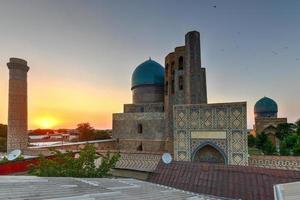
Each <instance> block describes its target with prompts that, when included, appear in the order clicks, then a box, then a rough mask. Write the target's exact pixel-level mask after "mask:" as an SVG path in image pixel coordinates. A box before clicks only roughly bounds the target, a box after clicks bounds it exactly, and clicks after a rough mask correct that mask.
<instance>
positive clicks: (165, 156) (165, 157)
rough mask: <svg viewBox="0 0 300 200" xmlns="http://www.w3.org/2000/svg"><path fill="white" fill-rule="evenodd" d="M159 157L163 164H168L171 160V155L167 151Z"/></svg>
mask: <svg viewBox="0 0 300 200" xmlns="http://www.w3.org/2000/svg"><path fill="white" fill-rule="evenodd" d="M161 159H162V161H163V162H164V163H165V164H170V163H171V162H172V156H171V154H169V153H164V154H163V155H162V157H161Z"/></svg>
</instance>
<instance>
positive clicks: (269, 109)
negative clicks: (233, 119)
mask: <svg viewBox="0 0 300 200" xmlns="http://www.w3.org/2000/svg"><path fill="white" fill-rule="evenodd" d="M277 112H278V106H277V103H276V102H275V101H274V100H273V99H270V98H268V97H263V98H261V99H260V100H258V101H257V102H256V104H255V106H254V113H255V114H256V115H257V116H259V117H272V116H277Z"/></svg>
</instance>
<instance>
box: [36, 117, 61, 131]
mask: <svg viewBox="0 0 300 200" xmlns="http://www.w3.org/2000/svg"><path fill="white" fill-rule="evenodd" d="M57 124H58V120H57V119H54V118H52V117H45V118H40V119H37V120H36V125H37V126H39V127H40V128H43V129H48V128H53V127H54V126H56V125H57Z"/></svg>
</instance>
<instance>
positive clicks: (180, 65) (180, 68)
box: [178, 56, 183, 70]
mask: <svg viewBox="0 0 300 200" xmlns="http://www.w3.org/2000/svg"><path fill="white" fill-rule="evenodd" d="M178 70H183V57H182V56H180V57H179V59H178Z"/></svg>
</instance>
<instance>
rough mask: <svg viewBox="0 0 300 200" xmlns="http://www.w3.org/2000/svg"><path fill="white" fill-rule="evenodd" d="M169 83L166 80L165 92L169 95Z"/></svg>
mask: <svg viewBox="0 0 300 200" xmlns="http://www.w3.org/2000/svg"><path fill="white" fill-rule="evenodd" d="M168 87H169V84H168V81H166V86H165V94H166V95H168V90H169V88H168Z"/></svg>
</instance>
